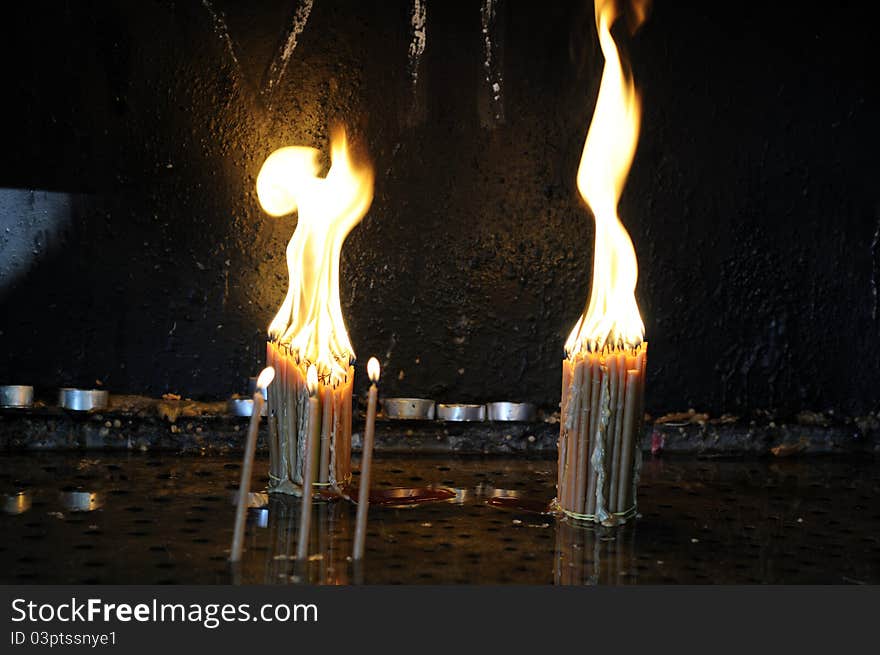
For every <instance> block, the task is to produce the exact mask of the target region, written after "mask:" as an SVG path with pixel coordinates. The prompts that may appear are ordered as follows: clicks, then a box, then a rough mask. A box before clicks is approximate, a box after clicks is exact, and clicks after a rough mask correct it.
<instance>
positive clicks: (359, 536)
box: [352, 357, 379, 561]
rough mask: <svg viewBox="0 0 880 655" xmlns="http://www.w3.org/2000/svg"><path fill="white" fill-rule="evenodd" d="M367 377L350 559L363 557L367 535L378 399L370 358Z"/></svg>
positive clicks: (374, 365) (375, 371) (375, 365)
mask: <svg viewBox="0 0 880 655" xmlns="http://www.w3.org/2000/svg"><path fill="white" fill-rule="evenodd" d="M367 375H368V376H369V377H370V382H372V384H371V385H370V395H369V398H368V400H367V424H366V425H365V426H364V446H363V451H362V453H361V486H360V490H359V493H358V511H357V523H356V524H355V530H354V551H353V553H352V559H354V560H355V561H358V560H360V559H363V557H364V541H365V539H366V535H367V511H368V510H369V509H370V469H371V467H372V464H373V441H374V440H375V436H376V402H377V399H378V397H379V388H378V387H377V386H376V383H377V382H379V360H378V359H376V358H375V357H370V361H369V362H367Z"/></svg>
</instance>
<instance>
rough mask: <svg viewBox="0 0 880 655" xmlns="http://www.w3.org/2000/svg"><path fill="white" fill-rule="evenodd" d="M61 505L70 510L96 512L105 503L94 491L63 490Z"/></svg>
mask: <svg viewBox="0 0 880 655" xmlns="http://www.w3.org/2000/svg"><path fill="white" fill-rule="evenodd" d="M60 499H61V505H62V506H63V507H64V509H66V510H68V511H69V512H94V511H95V510H96V509H100V508H101V506H102V505H103V501H102V499H101V497H100V496H99V495H98V494H97V493H96V492H94V491H62V492H61V494H60Z"/></svg>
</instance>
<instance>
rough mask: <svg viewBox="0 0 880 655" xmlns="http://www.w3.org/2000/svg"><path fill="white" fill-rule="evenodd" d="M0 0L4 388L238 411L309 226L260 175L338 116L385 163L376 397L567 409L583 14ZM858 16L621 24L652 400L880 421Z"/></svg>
mask: <svg viewBox="0 0 880 655" xmlns="http://www.w3.org/2000/svg"><path fill="white" fill-rule="evenodd" d="M3 11H4V13H5V14H6V18H5V20H4V21H2V26H0V33H2V38H0V52H2V55H3V56H2V57H0V62H2V64H0V65H2V66H3V69H4V100H3V103H2V106H3V121H2V124H0V130H2V132H3V143H4V148H3V152H2V154H0V187H2V188H5V189H7V191H6V192H4V195H3V199H2V201H0V209H2V215H0V221H2V227H3V228H4V229H3V232H2V233H0V276H2V277H0V294H2V295H0V306H2V312H0V348H2V352H3V355H2V358H0V379H2V382H3V383H12V382H14V383H32V384H35V385H37V386H38V387H39V388H42V389H44V390H51V389H52V388H54V387H56V386H59V385H62V384H78V385H92V384H94V383H95V380H100V381H101V382H102V383H103V384H104V385H105V386H107V387H108V388H110V389H111V390H114V391H119V392H133V393H147V394H153V395H158V394H161V393H166V392H170V393H179V394H181V395H184V396H189V397H193V398H210V397H223V396H225V395H228V394H229V393H232V392H234V391H242V390H243V380H244V378H245V377H247V376H248V375H253V374H255V372H256V371H257V370H258V369H259V368H260V366H261V363H262V357H263V355H264V349H265V346H264V343H265V328H266V326H267V325H268V322H269V320H270V319H271V317H272V316H273V314H274V312H275V311H276V309H277V307H278V305H279V304H280V302H281V299H282V298H283V295H284V290H285V288H286V281H287V271H286V264H285V261H284V249H285V245H286V243H287V240H288V239H289V237H290V235H291V233H292V231H293V229H294V227H295V217H288V218H281V219H274V218H269V217H268V216H266V215H264V214H263V213H262V212H261V211H260V209H259V206H258V203H257V199H256V196H255V193H254V181H255V178H256V174H257V172H258V171H259V168H260V165H261V163H262V161H263V160H264V158H265V157H266V156H267V155H268V154H269V153H270V152H271V151H272V150H274V149H275V148H278V147H280V146H284V145H295V144H301V145H311V146H315V147H319V148H321V149H323V150H325V151H326V149H327V145H328V134H329V129H330V127H331V126H332V125H334V124H337V123H338V124H343V125H345V126H346V127H347V128H348V130H349V133H350V135H351V136H352V138H353V139H354V140H355V141H356V142H357V143H358V144H359V146H360V148H361V150H362V152H364V153H367V154H368V156H369V158H370V159H371V161H372V162H373V166H374V168H375V171H376V188H375V199H374V201H373V204H372V207H371V208H370V210H369V212H368V214H367V215H366V217H365V218H364V220H363V222H362V223H361V225H359V226H358V227H357V228H355V229H354V231H353V232H352V233H351V235H350V236H349V238H348V240H347V242H346V245H345V248H344V252H343V262H342V281H343V282H342V289H341V294H342V300H343V306H344V311H345V314H346V317H347V322H348V327H349V332H350V333H351V338H352V341H353V343H354V345H355V349H356V351H357V354H358V356H359V358H360V361H361V362H365V361H366V359H367V357H369V356H370V355H373V354H375V355H376V356H378V357H379V359H380V361H381V362H382V364H383V366H384V371H385V375H384V382H383V386H384V389H383V393H385V394H387V395H408V396H430V397H435V398H437V399H439V400H446V401H471V400H500V399H510V400H532V401H535V402H538V403H539V404H541V405H542V406H544V407H545V408H552V407H554V406H555V405H556V404H557V403H558V399H559V387H560V361H561V357H562V344H563V342H564V340H565V337H566V335H567V333H568V331H569V330H570V328H571V326H572V325H573V324H574V322H575V320H576V318H577V316H578V315H579V313H580V312H581V311H582V310H583V307H584V304H585V302H586V299H587V295H588V293H589V284H590V269H591V258H592V239H593V226H592V217H591V215H590V213H589V211H588V210H587V209H586V207H585V206H584V205H583V202H582V201H581V200H580V198H579V197H578V195H577V191H576V188H575V182H574V180H575V173H576V170H577V165H578V161H579V156H580V151H581V148H582V145H583V139H584V137H585V135H586V130H587V126H588V123H589V119H590V116H591V114H592V110H593V105H594V102H595V95H596V92H597V90H598V81H599V74H600V71H601V65H602V60H601V55H600V53H599V49H598V45H597V43H596V35H595V28H594V26H593V24H592V7H591V5H590V3H589V2H583V1H581V0H577V1H567V0H566V1H559V2H551V3H537V2H516V1H514V0H495V1H494V2H488V1H487V0H483V1H481V0H467V1H464V0H463V1H461V2H439V1H437V0H418V1H416V0H402V1H397V2H389V1H380V0H366V1H363V0H361V1H354V0H351V1H341V0H314V2H308V1H306V0H285V1H272V2H260V3H238V2H232V1H231V0H229V1H227V0H203V1H201V2H199V1H192V2H158V1H148V2H141V3H110V2H96V1H95V2H73V1H72V0H71V1H68V2H39V1H37V2H31V3H27V4H24V3H17V4H16V5H13V6H10V7H4V10H3ZM868 11H869V10H868V9H867V8H864V9H863V8H859V7H850V8H845V9H840V10H835V11H827V10H825V11H823V10H821V9H820V8H813V7H811V6H804V5H803V4H800V3H791V4H790V5H786V4H784V3H783V4H782V5H780V6H774V7H772V8H766V7H760V6H757V5H754V4H752V5H749V4H746V5H743V4H741V3H740V4H735V3H733V4H732V3H678V2H668V1H667V2H664V1H662V0H661V1H658V2H656V3H655V5H654V7H653V10H652V12H651V15H650V17H649V19H648V21H647V23H646V24H645V25H644V27H643V28H642V29H641V31H639V32H638V33H637V34H635V35H634V36H631V35H629V34H628V33H627V31H626V29H625V27H624V26H623V25H621V26H619V27H621V28H622V29H619V30H616V34H617V36H618V39H619V42H620V43H621V45H622V47H623V49H624V50H625V52H626V53H627V55H628V56H629V57H630V58H631V61H632V66H633V70H634V73H635V77H636V81H637V84H638V85H639V87H640V88H641V91H642V96H643V100H644V112H643V126H642V133H641V138H640V142H639V148H638V152H637V154H636V157H635V161H634V164H633V168H632V171H631V174H630V177H629V180H628V183H627V185H626V188H625V190H624V193H623V198H622V201H621V206H620V214H621V217H622V219H623V221H624V223H625V224H626V226H627V228H628V229H629V231H630V234H631V235H632V238H633V241H634V242H635V246H636V251H637V254H638V258H639V264H640V278H639V286H638V292H637V296H638V300H639V303H640V307H641V309H642V313H643V315H644V319H645V325H646V330H647V338H648V340H649V343H650V350H649V355H650V364H649V369H650V375H649V387H648V399H647V402H648V409H649V410H650V411H652V412H661V411H670V410H681V409H686V408H689V407H694V408H696V409H698V410H706V411H710V412H713V413H721V412H733V413H743V412H749V411H759V410H774V411H778V412H780V413H783V414H785V413H792V412H796V411H798V410H802V409H810V410H827V409H835V410H837V411H839V412H843V413H849V414H863V413H867V412H869V411H872V410H876V409H877V405H878V402H877V389H878V386H880V346H878V338H877V337H878V326H880V316H878V298H877V284H878V283H877V277H878V275H880V203H878V196H877V190H876V189H877V184H878V182H877V180H878V166H877V163H876V158H877V147H878V138H877V137H878V130H880V128H878V122H877V120H876V116H877V108H878V107H877V97H876V95H877V91H876V89H877V75H876V73H875V71H874V65H873V63H872V58H871V56H870V52H871V48H870V46H871V45H873V44H872V43H871V39H873V38H874V37H873V34H872V29H871V28H870V26H871V25H872V22H871V21H870V20H869V18H870V17H869V15H868V13H867V12H868ZM484 25H485V31H483V30H484ZM30 190H35V193H30ZM47 194H48V195H47ZM47 198H48V199H47ZM58 198H61V200H58ZM47 207H48V208H49V209H47ZM58 207H61V208H62V210H60V211H56V209H55V208H58ZM56 214H60V215H58V216H56ZM23 235H27V236H26V237H25V236H23ZM31 241H32V243H33V247H32V248H30V247H28V246H29V245H30V242H31ZM364 377H365V376H364V375H361V376H360V381H359V383H358V388H360V389H361V390H362V389H363V387H365V382H364Z"/></svg>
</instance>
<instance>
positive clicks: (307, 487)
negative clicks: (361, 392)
mask: <svg viewBox="0 0 880 655" xmlns="http://www.w3.org/2000/svg"><path fill="white" fill-rule="evenodd" d="M306 385H307V387H308V390H309V425H308V428H307V430H308V437H307V439H306V457H305V462H303V490H302V514H300V517H299V539H298V540H297V544H296V558H297V559H298V560H304V559H306V558H307V557H308V554H309V530H310V529H311V525H312V483H313V482H314V479H315V453H316V452H317V451H316V448H317V446H318V440H319V439H320V438H321V403H320V401H319V400H318V369H316V368H315V365H314V364H312V365H311V366H309V372H308V373H307V374H306Z"/></svg>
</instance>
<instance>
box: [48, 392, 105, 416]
mask: <svg viewBox="0 0 880 655" xmlns="http://www.w3.org/2000/svg"><path fill="white" fill-rule="evenodd" d="M109 399H110V394H109V393H108V392H107V391H105V390H103V389H74V388H72V387H64V388H62V389H59V390H58V404H59V405H60V406H61V407H62V408H64V409H68V410H70V411H74V412H93V411H96V410H99V409H106V407H107V403H108V401H109Z"/></svg>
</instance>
